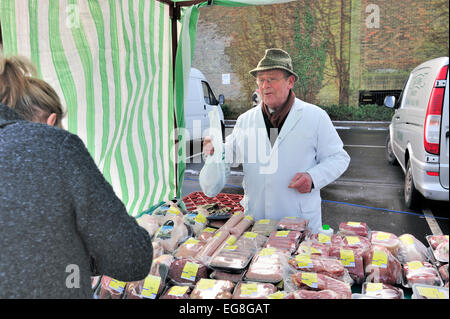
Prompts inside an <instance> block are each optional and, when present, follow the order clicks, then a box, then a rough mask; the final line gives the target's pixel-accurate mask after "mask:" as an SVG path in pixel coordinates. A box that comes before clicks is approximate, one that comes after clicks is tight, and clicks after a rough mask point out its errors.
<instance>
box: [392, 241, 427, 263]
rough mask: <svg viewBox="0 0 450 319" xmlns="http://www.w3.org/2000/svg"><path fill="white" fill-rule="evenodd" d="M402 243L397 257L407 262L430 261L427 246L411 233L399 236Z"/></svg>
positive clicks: (402, 261)
mask: <svg viewBox="0 0 450 319" xmlns="http://www.w3.org/2000/svg"><path fill="white" fill-rule="evenodd" d="M398 239H399V241H400V245H399V248H398V251H397V258H398V260H399V261H400V262H401V263H402V264H405V263H407V262H410V261H428V260H429V259H430V254H429V252H428V249H427V247H426V246H425V245H424V244H423V243H422V242H421V241H420V240H418V239H417V238H416V237H414V236H413V235H411V234H403V235H401V236H399V237H398Z"/></svg>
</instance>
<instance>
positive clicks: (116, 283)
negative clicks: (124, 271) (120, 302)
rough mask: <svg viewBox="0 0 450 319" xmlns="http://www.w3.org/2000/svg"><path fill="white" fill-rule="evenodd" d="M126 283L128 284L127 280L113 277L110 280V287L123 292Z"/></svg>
mask: <svg viewBox="0 0 450 319" xmlns="http://www.w3.org/2000/svg"><path fill="white" fill-rule="evenodd" d="M126 284H127V283H126V282H123V281H119V280H116V279H111V281H110V282H109V288H111V289H113V290H115V291H117V292H120V293H122V292H123V290H124V288H125V286H126Z"/></svg>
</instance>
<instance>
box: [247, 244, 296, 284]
mask: <svg viewBox="0 0 450 319" xmlns="http://www.w3.org/2000/svg"><path fill="white" fill-rule="evenodd" d="M289 256H290V254H289V252H288V251H286V250H284V249H277V248H263V249H261V250H260V251H259V252H258V253H257V254H256V255H255V256H254V257H253V259H252V261H251V263H250V266H249V267H248V270H247V273H246V275H245V279H246V280H247V281H259V282H269V283H278V282H280V281H281V280H283V268H284V267H285V265H286V264H287V261H288V259H289Z"/></svg>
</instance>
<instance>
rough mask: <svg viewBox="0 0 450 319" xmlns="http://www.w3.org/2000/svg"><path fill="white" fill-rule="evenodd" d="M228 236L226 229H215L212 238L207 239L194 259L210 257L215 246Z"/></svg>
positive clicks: (202, 259) (215, 248)
mask: <svg viewBox="0 0 450 319" xmlns="http://www.w3.org/2000/svg"><path fill="white" fill-rule="evenodd" d="M228 236H230V233H229V232H228V231H217V232H216V233H215V235H214V237H213V238H211V239H210V240H208V242H207V243H206V245H205V246H203V248H202V250H200V252H199V253H198V254H197V255H196V256H195V259H198V260H201V261H204V260H205V259H208V258H209V257H211V256H212V255H213V254H214V252H215V251H216V250H217V248H219V247H220V245H221V244H222V243H223V242H224V241H225V240H226V239H227V238H228Z"/></svg>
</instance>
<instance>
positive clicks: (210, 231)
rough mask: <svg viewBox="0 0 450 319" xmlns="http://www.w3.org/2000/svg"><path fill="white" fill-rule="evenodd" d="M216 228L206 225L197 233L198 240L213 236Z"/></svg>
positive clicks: (206, 239)
mask: <svg viewBox="0 0 450 319" xmlns="http://www.w3.org/2000/svg"><path fill="white" fill-rule="evenodd" d="M216 231H217V229H216V228H212V227H206V228H204V229H203V230H202V231H201V232H200V234H198V236H197V238H198V240H200V241H205V242H206V241H208V240H209V239H210V238H213V237H214V234H215V233H216Z"/></svg>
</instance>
